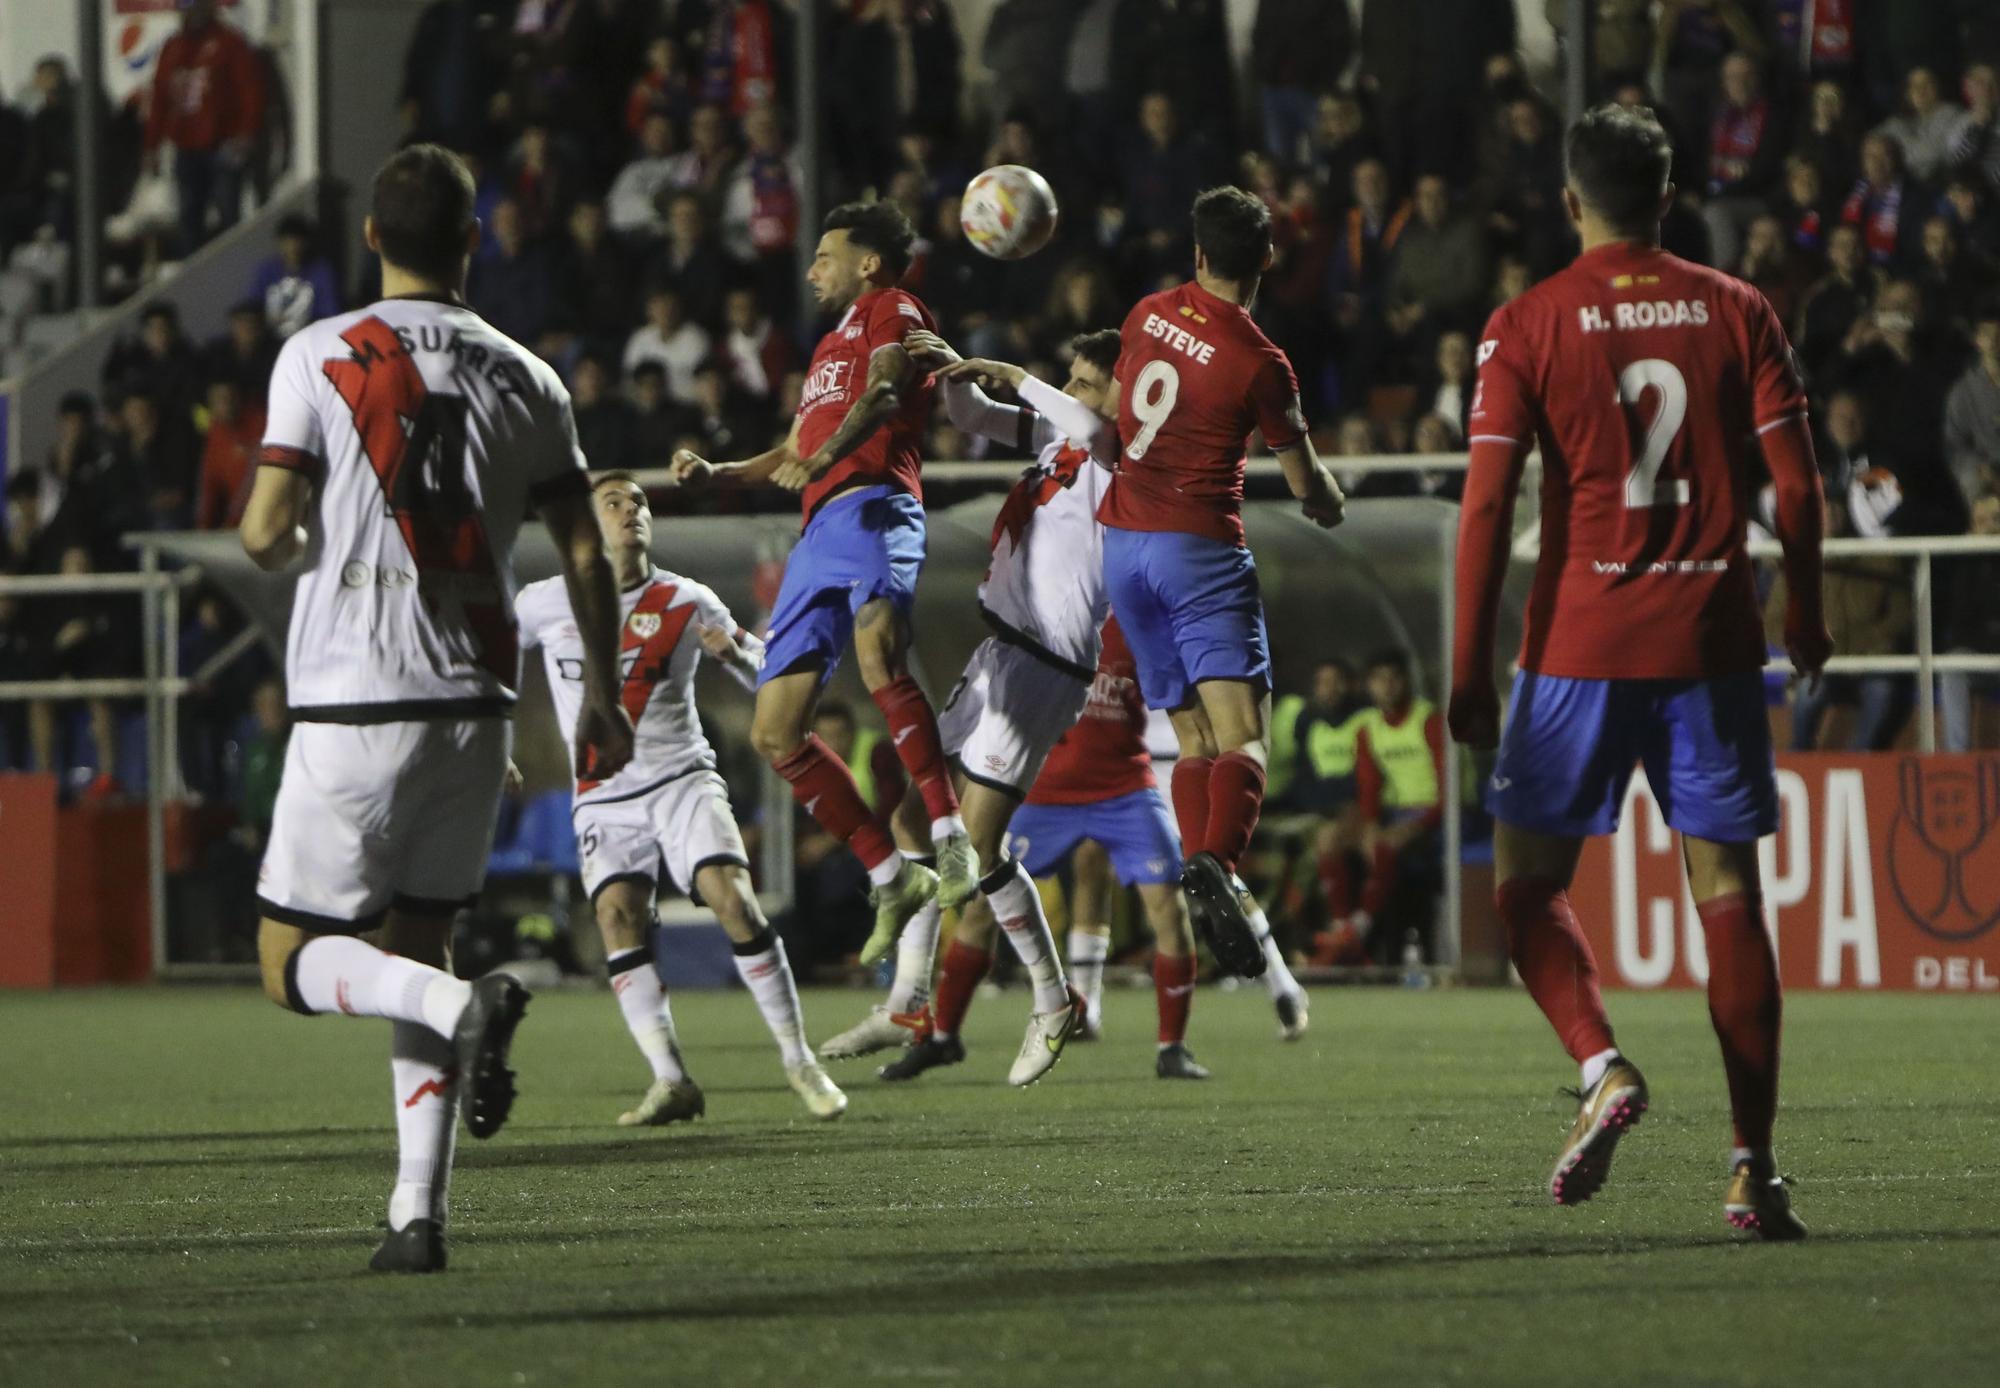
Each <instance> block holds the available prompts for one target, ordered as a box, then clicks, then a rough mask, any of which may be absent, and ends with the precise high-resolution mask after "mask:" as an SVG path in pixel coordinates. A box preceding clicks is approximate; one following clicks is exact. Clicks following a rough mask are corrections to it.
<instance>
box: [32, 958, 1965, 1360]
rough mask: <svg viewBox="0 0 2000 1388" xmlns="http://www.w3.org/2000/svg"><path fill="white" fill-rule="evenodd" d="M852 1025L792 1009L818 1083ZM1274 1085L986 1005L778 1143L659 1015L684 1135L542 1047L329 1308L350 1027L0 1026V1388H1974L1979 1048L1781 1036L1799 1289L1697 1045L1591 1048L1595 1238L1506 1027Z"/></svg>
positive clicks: (684, 1007) (1293, 1072)
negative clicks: (1632, 1114)
mask: <svg viewBox="0 0 2000 1388" xmlns="http://www.w3.org/2000/svg"><path fill="white" fill-rule="evenodd" d="M866 1001H867V998H866V997H865V995H863V994H860V993H835V992H813V993H810V994H809V995H808V996H807V999H806V1008H807V1016H808V1019H809V1022H810V1023H811V1026H812V1033H813V1035H814V1037H815V1038H817V1037H820V1036H824V1035H827V1034H829V1033H831V1032H832V1031H834V1030H837V1029H838V1028H840V1027H842V1026H845V1025H847V1024H848V1023H849V1022H851V1021H853V1020H854V1018H855V1016H856V1015H858V1012H859V1010H860V1009H861V1008H862V1007H863V1006H864V1005H865V1003H866ZM1315 1001H1316V1006H1315V1008H1314V1012H1313V1029H1312V1032H1311V1034H1310V1036H1309V1037H1308V1038H1307V1039H1306V1040H1305V1041H1304V1042H1303V1043H1301V1044H1298V1045H1295V1046H1284V1045H1280V1044H1279V1043H1278V1042H1277V1041H1276V1039H1275V1036H1274V1029H1273V1025H1272V1021H1271V1016H1270V1012H1269V1009H1268V1007H1267V1005H1266V1004H1265V1001H1264V997H1263V992H1262V989H1261V988H1245V989H1242V990H1239V991H1237V992H1234V993H1223V992H1220V991H1217V990H1215V989H1204V990H1202V992H1201V993H1200V995H1199V996H1198V998H1197V1003H1196V1007H1195V1031H1194V1036H1193V1041H1194V1044H1195V1049H1196V1051H1197V1053H1198V1054H1199V1055H1200V1056H1201V1058H1202V1059H1203V1060H1204V1061H1207V1062H1208V1063H1210V1064H1211V1065H1213V1067H1214V1068H1215V1071H1216V1078H1215V1079H1213V1080H1211V1081H1210V1082H1208V1083H1207V1084H1205V1085H1195V1084H1169V1083H1163V1082H1161V1081H1158V1080H1155V1079H1154V1078H1153V1077H1152V1074H1151V1066H1150V1061H1151V1051H1152V1046H1151V1028H1152V1015H1151V1014H1152V999H1151V996H1150V993H1141V992H1136V991H1130V992H1128V991H1114V992H1113V994H1112V995H1111V997H1110V999H1109V1004H1108V1006H1109V1027H1110V1031H1111V1033H1112V1036H1111V1038H1110V1039H1108V1040H1106V1041H1105V1042H1103V1043H1101V1044H1099V1045H1096V1046H1094V1047H1078V1048H1077V1049H1076V1050H1074V1051H1073V1052H1072V1053H1071V1054H1070V1055H1069V1056H1068V1057H1067V1058H1065V1060H1064V1061H1063V1063H1062V1065H1061V1066H1060V1067H1058V1068H1057V1070H1056V1071H1055V1072H1054V1074H1053V1075H1051V1076H1050V1078H1049V1079H1048V1080H1046V1081H1044V1082H1043V1083H1042V1084H1041V1085H1040V1086H1039V1087H1037V1088H1035V1089H1032V1090H1029V1091H1027V1092H1021V1093H1017V1092H1014V1091H1012V1090H1009V1089H1008V1088H1007V1087H1006V1086H1005V1084H1004V1083H1003V1080H1002V1077H1003V1075H1004V1073H1005V1070H1006V1067H1007V1063H1008V1061H1009V1060H1010V1058H1011V1057H1012V1054H1013V1050H1014V1046H1015V1044H1016V1043H1017V1041H1018V1038H1019V1026H1020V1023H1021V1020H1022V1017H1023V1008H1024V1006H1025V1002H1024V995H1023V994H1022V993H1020V992H1018V991H1017V992H1012V993H1009V994H1006V995H1004V996H1003V997H1000V998H993V997H988V998H983V999H981V1000H980V1002H979V1003H978V1005H977V1006H976V1008H975V1010H974V1013H973V1017H972V1021H971V1023H970V1025H969V1026H968V1029H967V1030H968V1035H967V1040H968V1043H969V1044H970V1046H971V1048H972V1055H971V1058H970V1059H969V1061H968V1062H967V1063H966V1064H965V1065H963V1066H960V1067H958V1068H956V1069H952V1070H945V1071H939V1072H935V1073H933V1074H931V1075H929V1076H927V1077H925V1078H924V1079H922V1080H919V1081H917V1082H916V1083H914V1084H911V1085H906V1086H901V1087H892V1086H888V1085H883V1084H880V1083H879V1082H877V1081H875V1080H874V1079H873V1077H872V1075H873V1071H872V1067H871V1066H869V1065H868V1064H867V1063H865V1062H853V1063H849V1064H846V1065H843V1066H838V1067H834V1071H835V1074H836V1077H837V1078H839V1079H840V1080H841V1082H842V1083H843V1084H845V1085H846V1086H847V1088H848V1090H849V1093H850V1094H851V1096H852V1099H853V1106H852V1108H851V1109H850V1110H849V1112H848V1115H847V1117H846V1118H845V1119H844V1120H843V1121H841V1122H839V1123H837V1124H832V1125H824V1126H823V1125H819V1124H815V1123H813V1122H811V1121H809V1120H807V1119H805V1118H804V1117H803V1114H802V1111H801V1110H799V1108H798V1106H797V1105H796V1103H795V1101H794V1100H793V1098H792V1095H791V1093H790V1092H789V1091H788V1090H787V1089H786V1088H785V1086H784V1082H783V1076H782V1075H781V1073H780V1072H779V1070H778V1068H777V1063H776V1059H775V1056H774V1054H773V1052H772V1050H771V1048H770V1046H769V1043H768V1041H767V1040H766V1038H765V1036H764V1034H763V1031H762V1027H761V1024H760V1023H759V1021H758V1019H757V1016H756V1013H755V1011H754V1009H753V1007H752V1005H751V1003H750V1001H749V999H748V998H747V997H746V996H744V995H743V994H740V993H732V994H715V995H688V996H683V997H680V998H677V999H676V1000H675V1009H676V1012H677V1015H678V1019H679V1023H680V1028H681V1032H682V1037H683V1042H684V1045H685V1048H686V1050H687V1053H688V1057H689V1062H690V1065H691V1067H692V1068H693V1070H694V1073H695V1074H696V1075H697V1076H698V1077H699V1078H700V1079H701V1081H702V1082H703V1084H704V1085H705V1086H706V1088H707V1089H708V1094H709V1115H710V1116H709V1117H708V1118H707V1119H705V1120H703V1121H701V1122H699V1123H696V1124H694V1125H692V1126H683V1127H677V1128H672V1129H667V1130H663V1131H646V1132H641V1133H638V1134H633V1133H629V1132H625V1131H622V1130H620V1129H618V1128H616V1127H613V1126H612V1125H611V1120H612V1118H613V1117H614V1116H615V1115H616V1114H617V1112H618V1111H619V1110H620V1108H621V1107H623V1106H624V1105H625V1104H626V1103H627V1102H628V1101H629V1100H630V1099H631V1098H632V1097H633V1096H634V1095H635V1094H636V1093H637V1091H638V1089H639V1088H640V1087H641V1082H642V1080H643V1078H644V1066H643V1063H642V1062H641V1061H640V1060H639V1058H638V1056H637V1054H636V1053H635V1052H634V1051H633V1049H632V1048H631V1045H630V1043H629V1042H628V1041H627V1039H626V1037H625V1035H624V1032H623V1030H622V1027H621V1025H620V1023H619V1020H618V1016H617V1013H616V1010H615V1008H614V1007H613V1005H612V1003H611V1001H610V999H609V996H608V995H607V994H604V993H586V992H566V993H552V994H545V995H544V996H542V997H540V998H538V999H537V1000H536V1002H535V1004H534V1007H533V1008H532V1010H531V1011H530V1013H529V1016H528V1020H527V1022H526V1023H525V1024H524V1026H523V1028H522V1031H521V1034H520V1037H519V1041H518V1043H517V1046H516V1049H515V1059H516V1064H517V1065H518V1066H519V1068H520V1070H521V1072H522V1079H521V1085H522V1098H521V1101H520V1103H519V1104H518V1106H517V1107H516V1108H515V1111H514V1120H513V1122H512V1124H511V1125H510V1126H509V1127H508V1128H507V1130H506V1131H505V1132H503V1133H501V1134H500V1135H499V1136H498V1137H497V1138H495V1139H493V1140H492V1141H490V1142H484V1143H481V1142H474V1141H471V1140H470V1139H465V1140H462V1141H461V1144H460V1149H459V1150H460V1158H459V1171H458V1179H457V1183H456V1186H455V1189H454V1193H453V1202H452V1203H453V1216H454V1242H453V1249H452V1254H453V1265H452V1269H451V1271H450V1272H448V1273H447V1274H445V1275H444V1276H442V1277H432V1278H382V1277H377V1276H371V1275H370V1274H369V1273H367V1272H366V1271H365V1270H364V1264H365V1262H366V1260H367V1257H368V1254H369V1253H370V1251H371V1250H372V1248H373V1246H374V1243H375V1241H376V1238H377V1233H376V1230H375V1229H374V1227H373V1225H374V1222H375V1221H376V1220H377V1219H379V1218H380V1217H381V1212H382V1210H383V1208H384V1204H385V1201H386V1197H387V1191H388V1185H389V1182H390V1180H391V1175H392V1169H393V1158H392V1135H391V1132H390V1129H389V1121H390V1119H389V1113H388V1104H389V1080H388V1066H387V1064H386V1053H387V1049H388V1027H387V1025H386V1024H384V1023H377V1022H357V1021H349V1020H346V1019H340V1018H321V1019H316V1020H313V1021H305V1020H302V1019H300V1018H297V1017H293V1016H290V1015H288V1014H286V1013H283V1012H281V1011H279V1010H278V1009H276V1008H273V1007H271V1006H270V1005H268V1004H266V1003H264V1002H263V1001H262V1000H261V999H259V998H257V997H255V996H254V995H253V994H252V993H251V992H250V991H248V990H246V989H221V988H199V989H196V988H162V989H143V990H132V991H105V992H88V993H67V994H56V995H27V996H23V995H10V996H7V997H5V998H4V999H0V1384H7V1385H21V1388H28V1386H29V1385H37V1386H39V1385H48V1384H71V1383H76V1384H92V1385H97V1384H118V1385H124V1384H143V1385H176V1384H197V1383H198V1384H230V1383H284V1384H289V1385H301V1386H302V1385H321V1384H366V1385H371V1388H381V1386H382V1385H399V1384H420V1385H434V1384H461V1383H463V1384H500V1385H508V1384H550V1385H562V1384H580V1385H590V1388H599V1386H600V1385H617V1384H625V1383H633V1384H648V1385H656V1384H662V1383H677V1384H702V1385H707V1384H716V1385H723V1384H729V1385H734V1384H763V1383H771V1384H804V1385H810V1388H830V1385H838V1384H874V1383H901V1382H915V1383H943V1384H989V1383H991V1384H1009V1385H1031V1384H1056V1383H1060V1384H1064V1385H1076V1386H1078V1388H1081V1386H1083V1385H1097V1384H1127V1383H1130V1384H1147V1385H1169V1386H1170V1388H1180V1385H1186V1384H1206V1383H1226V1384H1230V1385H1232V1388H1244V1386H1245V1385H1253V1384H1266V1383H1270V1384H1286V1385H1291V1384H1360V1383H1394V1384H1398V1385H1407V1384H1424V1383H1468V1384H1500V1383H1526V1384H1535V1385H1567V1384H1640V1383H1663V1384H1669V1383H1670V1384H1772V1383H1809V1384H1812V1385H1814V1388H1826V1385H1834V1384H1850V1383H1851V1384H1867V1385H1881V1384H1924V1383H1935V1384H1943V1385H1945V1388H1961V1385H1970V1384H1974V1383H1981V1382H1986V1383H1990V1382H1995V1381H1996V1378H1995V1374H1996V1373H2000V1347H1997V1346H2000V1339H1996V1326H2000V1198H1996V1190H1995V1186H1996V1180H1995V1178H1996V1174H2000V1171H1997V1170H1996V1168H2000V1097H1996V1096H1997V1095H2000V1087H1996V1081H1995V1078H1994V1069H1995V1061H1996V1059H2000V1051H1996V1047H1995V1043H1994V1036H1995V1034H1996V1033H1995V1017H1994V1012H1993V1008H1992V1004H1991V1003H1990V1002H1982V1001H1981V1000H1978V999H1940V998H1925V999H1910V998H1893V997H1826V996H1814V997H1796V998H1794V999H1792V1000H1791V1001H1790V1002H1789V1003H1788V1014H1789V1015H1788V1017H1787V1023H1788V1032H1787V1036H1786V1098H1787V1104H1786V1109H1785V1113H1784V1117H1783V1125H1782V1128H1781V1131H1780V1139H1779V1140H1780V1149H1779V1151H1780V1156H1781V1159H1782V1161H1783V1164H1784V1165H1785V1167H1786V1169H1787V1170H1789V1171H1790V1172H1791V1173H1792V1174H1794V1175H1795V1176H1796V1177H1797V1178H1798V1181H1799V1183H1798V1185H1797V1186H1796V1187H1795V1194H1796V1197H1797V1200H1798V1204H1799V1208H1800V1210H1801V1211H1802V1213H1803V1214H1804V1216H1805V1218H1806V1219H1807V1221H1808V1222H1809V1223H1810V1224H1811V1225H1812V1228H1813V1232H1814V1238H1813V1240H1812V1241H1811V1242H1809V1243H1806V1244H1803V1245H1798V1246H1790V1247H1777V1246H1770V1247H1766V1246H1744V1245H1741V1244H1740V1243H1739V1242H1738V1239H1737V1237H1736V1236H1734V1235H1732V1234H1731V1233H1730V1231H1729V1230H1728V1229H1727V1228H1726V1227H1725V1225H1724V1223H1723V1220H1722V1213H1721V1207H1720V1202H1721V1195H1722V1185H1723V1175H1724V1172H1723V1160H1724V1155H1725V1153H1726V1149H1727V1146H1728V1141H1729V1134H1728V1129H1727V1122H1726V1118H1725V1112H1724V1103H1723V1098H1722V1087H1721V1079H1720V1074H1719V1070H1718V1066H1717V1063H1716V1060H1715V1056H1714V1044H1713V1040H1712V1038H1711V1036H1710V1034H1709V1031H1708V1026H1707V1019H1706V1016H1705V1013H1704V1011H1703V1008H1702V1004H1701V1001H1700V999H1699V998H1697V997H1693V996H1687V995H1682V996H1674V997H1634V996H1623V997H1617V998H1614V999H1613V1013H1614V1017H1616V1019H1617V1020H1618V1021H1619V1022H1620V1024H1621V1030H1620V1036H1621V1039H1622V1040H1623V1041H1624V1043H1625V1044H1626V1046H1627V1047H1628V1048H1629V1049H1630V1051H1631V1053H1632V1054H1633V1056H1634V1058H1635V1059H1637V1060H1638V1061H1639V1062H1640V1063H1641V1064H1643V1065H1644V1066H1645V1068H1646V1071H1647V1074H1648V1077H1649V1078H1650V1080H1651V1082H1652V1086H1653V1109H1652V1112H1651V1113H1650V1114H1648V1115H1647V1118H1646V1121H1645V1123H1644V1124H1643V1125H1642V1126H1641V1127H1640V1128H1639V1130H1638V1132H1637V1133H1636V1134H1635V1135H1634V1136H1633V1137H1632V1138H1630V1139H1628V1140H1627V1142H1626V1144H1625V1145H1624V1147H1623V1148H1622V1149H1621V1153H1620V1156H1619V1159H1618V1163H1617V1167H1616V1169H1615V1171H1614V1173H1613V1177H1612V1182H1611V1185H1610V1186H1609V1188H1608V1189H1607V1190H1606V1191H1605V1193H1604V1194H1603V1195H1602V1196H1600V1197H1599V1198H1598V1199H1597V1200H1596V1201H1594V1202H1593V1203H1591V1204H1589V1205H1587V1206H1584V1207H1582V1208H1581V1209H1578V1210H1556V1209H1553V1208H1551V1207H1550V1206H1549V1203H1548V1199H1547V1196H1546V1195H1545V1194H1544V1190H1543V1186H1544V1183H1545V1181H1546V1178H1547V1168H1548V1165H1549V1162H1550V1160H1551V1158H1552V1156H1553V1153H1554V1150H1555V1147H1556V1144H1557V1142H1558V1140H1559V1139H1560V1138H1561V1136H1562V1135H1563V1133H1564V1132H1565V1131H1566V1129H1567V1126H1568V1123H1569V1119H1570V1116H1571V1112H1572V1110H1571V1108H1570V1106H1569V1104H1568V1102H1567V1101H1565V1100H1563V1099H1559V1098H1558V1097H1556V1095H1555V1093H1554V1090H1555V1087H1556V1086H1557V1085H1559V1084H1563V1083H1569V1082H1572V1073H1573V1072H1572V1071H1571V1070H1570V1068H1569V1066H1568V1065H1567V1063H1566V1062H1564V1061H1563V1059H1562V1057H1561V1055H1560V1053H1559V1052H1558V1050H1557V1048H1556V1046H1555V1044H1554V1042H1553V1041H1552V1040H1551V1039H1550V1038H1549V1037H1548V1035H1547V1034H1546V1031H1545V1028H1544V1027H1543V1025H1542V1022H1541V1019H1540V1018H1539V1017H1538V1016H1537V1015H1536V1014H1535V1012H1534V1009H1533V1007H1532V1006H1531V1005H1530V1004H1529V1003H1528V1001H1527V1000H1526V999H1525V998H1524V997H1522V996H1520V995H1518V994H1515V995H1507V994H1501V993H1483V992H1421V993H1406V992H1401V991H1361V990H1351V989H1350V990H1336V989H1322V990H1319V991H1318V992H1317V993H1316V995H1315Z"/></svg>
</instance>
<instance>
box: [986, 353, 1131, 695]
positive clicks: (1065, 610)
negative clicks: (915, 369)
mask: <svg viewBox="0 0 2000 1388" xmlns="http://www.w3.org/2000/svg"><path fill="white" fill-rule="evenodd" d="M1021 398H1022V399H1023V400H1024V401H1026V402H1027V403H1028V404H1029V405H1030V406H1031V407H1032V418H1031V419H1030V420H1029V424H1030V428H1031V431H1032V432H1031V435H1030V440H1029V441H1030V443H1031V444H1032V446H1034V447H1035V448H1037V449H1038V450H1039V455H1038V456H1037V457H1036V459H1035V462H1034V464H1033V466H1031V467H1030V468H1029V469H1028V470H1027V472H1026V473H1024V474H1023V475H1022V477H1021V480H1020V481H1019V482H1017V483H1015V484H1014V489H1013V490H1012V491H1010V492H1008V493H1007V500H1006V501H1005V503H1003V504H1002V505H1001V507H1000V515H999V517H998V518H997V519H995V521H994V522H993V558H992V562H991V563H990V564H989V565H988V566H987V570H986V577H985V578H984V579H983V580H981V582H980V584H979V605H980V608H981V609H982V610H983V611H984V612H985V613H986V616H987V620H988V621H989V622H992V623H993V624H994V625H995V626H997V627H999V628H1001V629H1002V634H1003V636H1004V635H1007V634H1009V633H1011V634H1013V635H1017V636H1022V637H1026V638H1027V639H1028V640H1029V641H1030V642H1032V643H1033V644H1034V645H1036V646H1038V647H1040V648H1041V649H1042V650H1043V651H1045V652H1046V653H1048V654H1049V655H1052V656H1054V657H1056V659H1057V660H1059V661H1061V662H1062V663H1063V664H1065V665H1068V666H1072V667H1074V669H1075V672H1076V674H1077V676H1078V678H1080V679H1084V680H1089V679H1091V678H1093V677H1094V675H1095V673H1096V670H1097V653H1098V645H1099V638H1098V632H1099V631H1100V630H1102V629H1103V626H1104V619H1105V617H1106V616H1107V615H1108V613H1109V612H1110V608H1111V600H1110V597H1109V596H1108V594H1107V593H1106V591H1105V587H1104V528H1103V526H1101V525H1100V524H1099V523H1098V520H1097V506H1098V503H1099V502H1100V501H1102V500H1103V499H1104V491H1105V488H1107V487H1108V486H1110V485H1111V469H1110V468H1109V467H1108V466H1106V465H1105V464H1104V463H1100V462H1098V461H1097V459H1099V458H1105V459H1114V460H1115V458H1116V455H1117V451H1118V434H1117V426H1116V425H1114V424H1113V423H1112V422H1111V421H1109V420H1105V419H1101V418H1099V417H1098V416H1097V415H1096V414H1094V413H1093V412H1091V411H1090V410H1089V409H1088V408H1087V407H1085V406H1084V405H1082V404H1080V403H1079V402H1078V401H1076V400H1074V399H1072V398H1070V397H1069V396H1067V395H1065V394H1063V393H1062V392H1061V391H1059V390H1056V389H1055V388H1054V387H1053V386H1050V385H1048V384H1046V383H1044V382H1041V381H1037V380H1035V379H1033V378H1032V377H1031V378H1029V379H1028V380H1026V381H1023V382H1022V385H1021ZM999 411H1006V414H1005V416H1002V415H1000V414H999V413H998V412H999ZM984 412H985V413H987V414H988V415H989V418H988V420H987V422H986V426H985V427H984V428H982V430H981V431H982V432H989V431H991V434H990V436H993V437H1001V438H1005V439H1007V440H1009V441H1011V439H1012V438H1013V437H1016V436H1017V435H1018V429H1019V425H1020V413H1021V412H1019V411H1015V410H1011V409H1008V407H1006V406H1001V405H994V404H992V403H991V402H986V404H985V406H984ZM1065 427H1068V428H1072V429H1075V430H1076V434H1075V435H1074V436H1073V435H1072V434H1070V433H1068V432H1065Z"/></svg>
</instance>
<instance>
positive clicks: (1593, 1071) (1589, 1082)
mask: <svg viewBox="0 0 2000 1388" xmlns="http://www.w3.org/2000/svg"><path fill="white" fill-rule="evenodd" d="M1616 1059H1618V1052H1617V1050H1616V1049H1615V1048H1614V1049H1612V1050H1608V1051H1599V1052H1598V1053H1597V1054H1596V1055H1593V1056H1589V1057H1587V1058H1586V1059H1585V1060H1584V1062H1583V1092H1584V1093H1586V1094H1588V1093H1589V1092H1590V1091H1591V1090H1593V1089H1595V1088H1597V1082H1598V1081H1599V1080H1601V1079H1603V1078H1604V1072H1605V1071H1606V1070H1609V1069H1610V1068H1611V1062H1612V1061H1614V1060H1616Z"/></svg>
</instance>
